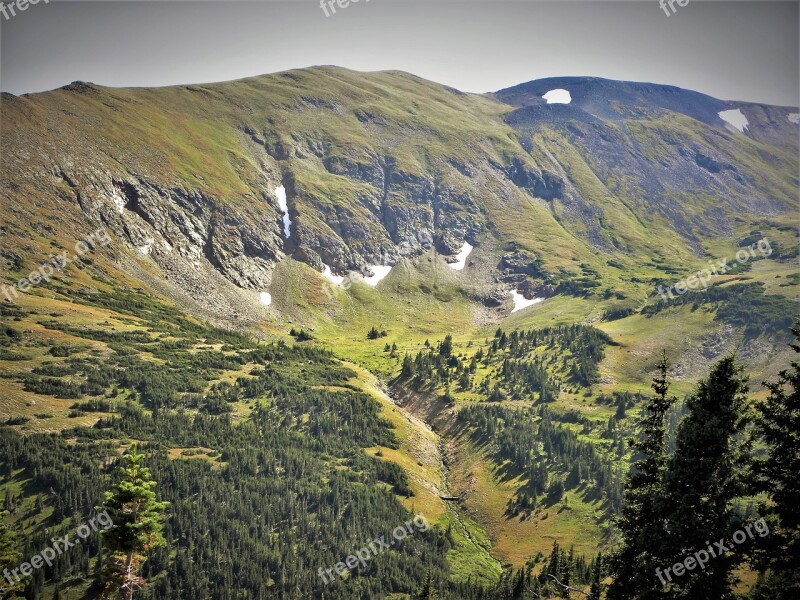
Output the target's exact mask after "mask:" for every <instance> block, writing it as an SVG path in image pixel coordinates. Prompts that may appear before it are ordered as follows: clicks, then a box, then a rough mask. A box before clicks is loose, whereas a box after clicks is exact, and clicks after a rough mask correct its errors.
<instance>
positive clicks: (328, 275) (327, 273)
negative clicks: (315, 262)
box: [322, 264, 344, 285]
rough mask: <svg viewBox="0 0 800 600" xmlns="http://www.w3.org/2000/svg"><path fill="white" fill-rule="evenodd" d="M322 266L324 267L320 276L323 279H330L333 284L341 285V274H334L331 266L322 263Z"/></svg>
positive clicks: (342, 278)
mask: <svg viewBox="0 0 800 600" xmlns="http://www.w3.org/2000/svg"><path fill="white" fill-rule="evenodd" d="M322 266H323V267H325V269H323V271H322V276H323V277H324V278H325V279H327V280H328V281H330V282H331V283H332V284H333V285H342V284H343V283H344V277H342V276H341V275H334V274H333V271H331V268H330V267H329V266H328V265H326V264H323V265H322Z"/></svg>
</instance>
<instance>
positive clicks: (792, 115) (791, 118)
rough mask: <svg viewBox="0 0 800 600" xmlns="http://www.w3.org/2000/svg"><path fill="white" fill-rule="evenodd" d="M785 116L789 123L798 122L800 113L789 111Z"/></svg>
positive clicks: (799, 121) (799, 122)
mask: <svg viewBox="0 0 800 600" xmlns="http://www.w3.org/2000/svg"><path fill="white" fill-rule="evenodd" d="M786 118H787V119H789V123H794V124H795V125H797V124H800V113H789V116H788V117H786Z"/></svg>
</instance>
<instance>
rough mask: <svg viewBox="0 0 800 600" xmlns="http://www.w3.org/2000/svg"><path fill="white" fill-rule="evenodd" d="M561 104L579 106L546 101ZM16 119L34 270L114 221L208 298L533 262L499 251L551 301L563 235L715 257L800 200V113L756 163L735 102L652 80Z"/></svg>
mask: <svg viewBox="0 0 800 600" xmlns="http://www.w3.org/2000/svg"><path fill="white" fill-rule="evenodd" d="M323 81H324V85H322V84H321V82H323ZM556 83H558V85H556ZM556 87H563V88H566V89H569V90H570V92H571V93H572V98H573V101H572V103H571V104H569V105H547V104H545V103H544V101H543V100H541V98H540V95H541V94H540V93H544V91H547V90H548V89H553V88H556ZM544 88H547V89H544ZM311 90H313V91H311ZM2 103H3V111H4V119H3V121H2V123H1V124H0V126H1V127H2V148H1V149H0V150H2V155H3V158H4V160H3V161H2V165H0V196H2V199H3V212H2V217H3V222H4V227H6V229H5V232H6V233H13V234H14V235H15V236H16V237H15V239H17V240H18V244H19V246H18V247H17V248H16V249H15V250H14V252H15V253H16V255H17V256H23V255H26V254H30V253H31V252H32V251H33V249H34V248H35V247H36V244H37V243H38V242H36V241H35V239H34V238H33V236H32V235H31V232H36V231H39V230H43V229H46V228H47V227H52V226H53V225H52V224H53V223H58V224H59V226H60V228H61V229H63V230H65V231H69V232H72V231H74V232H75V234H76V235H77V234H78V233H79V232H85V231H91V230H92V229H93V228H95V227H96V226H97V225H99V224H103V225H104V226H106V227H107V228H109V229H110V231H111V232H112V234H113V236H114V238H115V240H116V241H117V242H118V244H119V245H121V246H123V247H126V248H128V249H129V250H130V254H131V255H132V256H135V257H140V258H141V257H142V256H147V257H149V258H148V259H145V260H146V261H147V260H152V261H154V262H155V264H156V265H157V266H158V267H159V268H160V269H161V271H162V273H163V274H164V276H165V277H166V278H168V279H172V280H173V281H175V282H176V283H178V285H183V286H184V287H185V288H188V287H189V286H191V287H192V289H196V288H197V287H198V285H199V284H198V280H197V276H196V274H198V273H201V272H203V270H204V269H212V270H213V271H214V272H216V273H219V274H220V275H221V276H222V277H224V278H225V280H227V281H229V282H231V283H233V284H235V286H238V287H239V288H243V289H245V290H263V289H266V288H268V286H269V285H270V283H271V279H272V273H273V270H274V267H275V265H276V264H277V263H278V262H279V261H280V260H281V259H282V258H284V257H285V256H292V257H293V258H295V259H297V260H300V261H303V262H306V263H308V264H309V265H310V266H311V267H313V268H314V269H316V270H318V271H321V270H322V269H323V267H324V265H327V266H329V267H330V268H331V269H332V270H333V271H334V272H335V273H338V274H343V273H344V272H346V271H351V270H353V271H360V272H362V273H364V274H368V273H369V271H370V266H371V265H391V264H395V263H397V262H398V261H399V260H400V259H401V258H403V257H410V258H413V257H415V256H418V255H420V254H421V253H423V252H426V251H428V250H430V249H433V248H435V249H436V250H437V251H438V252H440V253H442V254H445V255H449V256H453V255H455V254H456V253H457V252H458V251H459V249H460V248H461V247H462V245H463V244H464V242H465V241H466V242H468V243H470V244H471V245H473V246H480V245H482V244H483V243H485V242H489V241H491V242H492V244H496V246H497V247H505V248H508V247H509V245H508V244H511V246H512V247H517V248H522V247H524V248H527V249H528V250H526V251H524V252H523V251H522V250H519V251H512V252H506V254H505V255H503V256H501V255H500V253H497V254H496V255H495V258H494V259H496V260H498V263H497V272H496V273H495V272H493V273H491V274H487V280H488V281H492V280H494V281H496V282H497V283H500V284H504V285H507V286H512V285H513V286H516V287H518V289H520V290H521V291H523V293H525V294H530V295H539V296H541V295H549V294H552V293H553V291H554V290H553V288H554V285H555V283H556V281H554V280H553V274H554V273H555V271H554V270H552V269H548V265H547V259H548V252H549V250H548V246H547V244H549V243H550V242H551V240H552V237H551V236H552V235H560V236H562V241H564V242H565V243H564V244H562V245H563V246H564V247H569V248H576V247H577V248H583V249H585V250H586V252H587V254H592V255H595V254H598V253H601V254H606V253H607V254H612V253H619V254H625V255H628V256H631V255H636V253H637V252H640V251H642V252H644V250H643V249H642V248H639V247H638V246H637V244H640V243H641V242H640V240H642V239H644V238H645V237H647V236H650V235H654V234H653V232H652V231H651V230H652V228H653V227H663V229H661V230H658V231H660V232H661V233H664V234H668V235H673V234H677V235H679V236H682V238H683V241H684V242H685V245H686V246H688V247H689V248H692V249H693V250H694V251H695V252H697V253H700V252H702V244H701V241H700V238H699V237H698V236H699V235H700V234H703V235H725V234H726V233H727V232H728V231H729V230H730V228H731V227H732V226H733V223H734V221H735V219H737V218H739V217H740V216H742V215H744V216H745V218H748V217H747V215H771V214H779V213H783V212H786V211H788V210H792V209H793V206H794V205H793V202H794V201H795V193H796V171H797V160H796V153H795V154H794V155H792V154H791V153H789V152H787V148H788V149H792V146H791V144H792V142H791V139H790V137H791V136H790V135H789V134H794V135H796V131H797V124H793V123H792V122H790V120H789V119H788V114H789V109H783V108H780V107H764V106H760V105H745V104H741V106H742V107H743V108H742V110H744V111H745V112H746V113H747V115H748V119H749V120H750V122H751V123H752V133H748V135H751V136H752V137H755V139H757V140H759V141H761V142H762V144H763V145H762V146H761V147H760V149H759V150H758V151H757V152H756V151H755V150H753V148H752V147H751V146H747V145H743V144H742V143H741V139H742V138H741V135H739V134H738V132H734V133H736V135H733V133H732V132H731V131H729V130H727V129H725V127H724V123H722V122H721V121H720V119H719V118H718V117H717V116H716V114H717V111H718V110H721V109H722V108H726V107H728V104H727V103H724V102H721V101H718V100H715V99H710V98H708V97H707V96H703V95H702V94H695V93H693V92H687V91H685V90H678V89H677V88H669V87H665V86H650V85H649V84H628V83H625V82H608V81H604V80H584V79H581V78H578V79H569V80H568V79H559V80H557V81H556V80H552V81H543V82H530V83H529V84H524V85H522V86H518V87H516V88H511V89H510V90H503V91H501V92H498V93H497V94H496V99H490V98H486V97H483V96H475V95H471V94H462V93H458V92H456V91H455V90H452V89H450V88H446V87H445V86H437V85H436V84H433V83H431V82H425V81H423V80H420V79H418V78H415V77H413V76H410V75H406V74H400V73H378V74H361V73H353V72H348V71H345V70H342V69H335V68H329V67H325V68H315V69H308V70H303V71H294V72H290V73H284V74H278V75H273V76H265V77H260V78H253V79H251V80H245V81H241V82H232V83H226V84H218V85H210V86H188V87H184V88H172V89H169V90H114V89H107V88H103V87H100V86H95V85H93V84H86V83H80V82H77V83H75V84H72V85H70V86H67V87H65V88H63V89H61V90H56V91H53V92H48V93H44V94H34V95H31V96H25V97H15V96H12V95H10V94H3V95H2ZM503 103H505V104H503ZM514 107H516V110H515V109H514ZM795 112H796V110H795ZM166 115H169V116H166ZM175 115H180V116H181V117H182V118H180V119H178V118H176V117H175ZM770 144H774V145H770ZM766 171H769V173H768V174H767V175H765V174H764V172H766ZM279 185H283V186H284V187H285V188H286V192H287V200H288V210H289V215H290V217H291V220H292V228H291V236H290V237H289V239H285V237H284V232H283V229H282V225H281V218H282V214H281V211H280V209H279V207H278V203H277V199H276V197H275V192H274V190H275V188H276V187H277V186H279ZM701 196H702V197H704V198H718V199H720V202H722V201H724V206H725V210H724V211H722V210H721V209H720V206H719V205H714V204H712V203H707V204H694V203H695V202H696V200H695V198H697V197H701ZM687 205H689V206H691V207H692V210H686V207H687ZM43 215H45V216H43ZM620 223H623V224H624V225H620ZM661 223H663V225H661ZM523 224H524V225H523ZM712 224H713V228H712ZM545 225H546V226H547V227H545ZM540 226H542V231H545V230H546V231H548V233H547V237H540V235H539V231H538V228H539V227H540ZM630 227H634V228H636V231H633V232H630V231H627V229H628V228H630ZM520 228H524V229H520ZM554 231H556V232H558V233H553V232H554ZM658 231H657V232H656V233H655V235H658V234H659V233H658ZM629 234H630V235H629ZM520 237H522V238H524V244H521V245H515V242H516V241H517V239H518V238H520ZM490 245H491V244H490ZM676 245H677V244H676ZM533 250H535V252H533ZM39 251H40V252H44V251H47V248H40V249H39ZM646 252H648V253H649V249H648V250H646ZM6 254H8V253H7V252H6V253H5V254H4V256H5V255H6ZM648 256H649V254H648ZM576 270H577V269H576ZM506 293H507V290H506V291H503V289H500V288H498V290H495V293H493V292H490V291H489V290H488V288H487V289H484V290H482V291H481V293H480V294H478V296H480V297H486V298H487V300H486V301H487V302H488V303H489V304H492V303H494V302H499V303H502V302H504V301H505V300H506V298H505V294H506ZM501 296H503V297H502V298H501Z"/></svg>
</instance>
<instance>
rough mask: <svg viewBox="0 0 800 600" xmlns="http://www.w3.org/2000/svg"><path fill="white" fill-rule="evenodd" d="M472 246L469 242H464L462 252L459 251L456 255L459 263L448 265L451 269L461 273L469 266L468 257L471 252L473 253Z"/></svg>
mask: <svg viewBox="0 0 800 600" xmlns="http://www.w3.org/2000/svg"><path fill="white" fill-rule="evenodd" d="M472 248H473V247H472V246H471V245H470V243H469V242H464V245H463V246H461V250H459V252H458V254H456V259H457V261H456V262H454V263H447V266H449V267H450V268H451V269H455V270H456V271H461V270H463V269H464V267H465V266H466V265H467V257H468V256H469V254H470V252H472Z"/></svg>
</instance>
